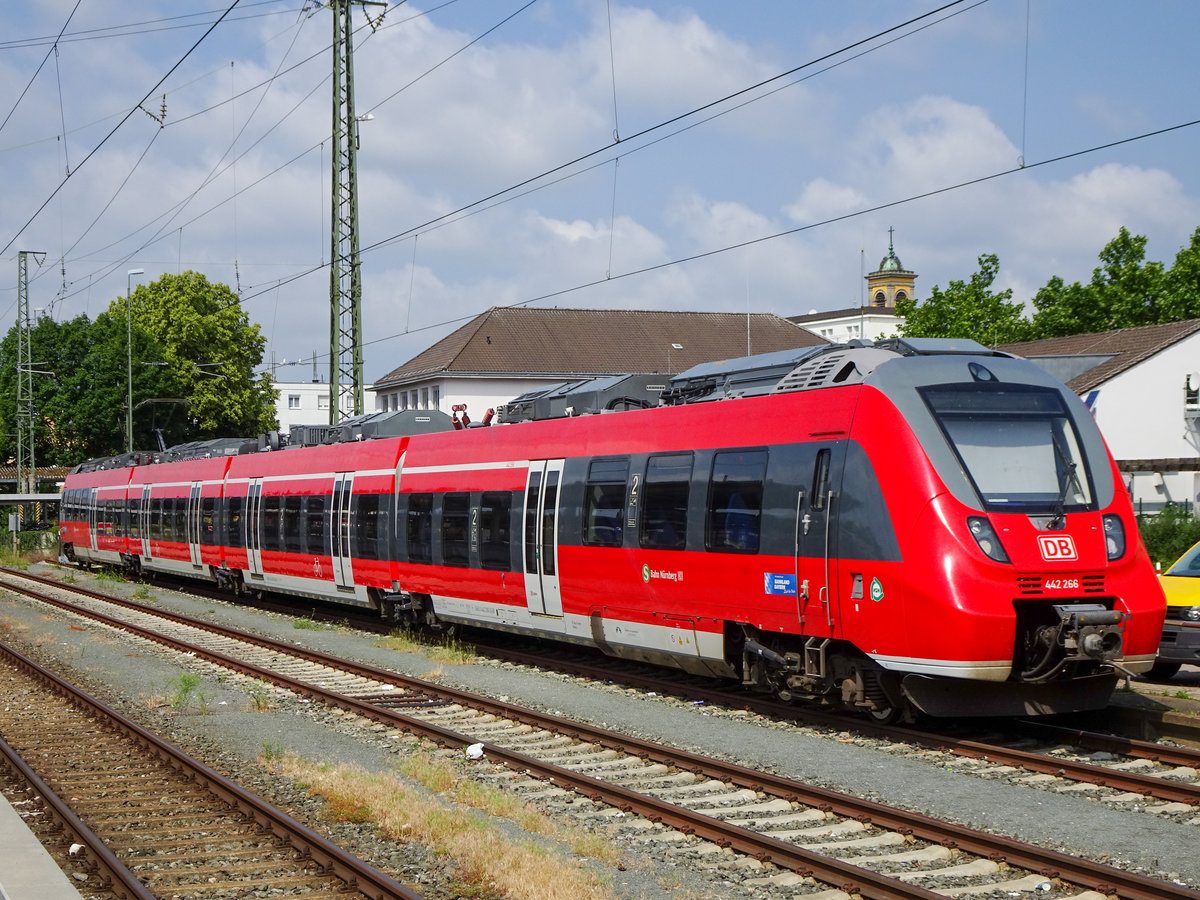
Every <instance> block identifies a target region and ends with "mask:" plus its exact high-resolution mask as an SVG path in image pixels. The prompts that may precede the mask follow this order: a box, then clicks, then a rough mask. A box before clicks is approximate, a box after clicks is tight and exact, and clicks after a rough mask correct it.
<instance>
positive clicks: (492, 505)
mask: <svg viewBox="0 0 1200 900" xmlns="http://www.w3.org/2000/svg"><path fill="white" fill-rule="evenodd" d="M511 543H512V492H511V491H484V492H483V496H482V497H481V498H480V501H479V555H480V560H479V561H480V563H482V564H483V567H484V568H485V569H495V570H497V571H500V572H511V571H512V550H511Z"/></svg>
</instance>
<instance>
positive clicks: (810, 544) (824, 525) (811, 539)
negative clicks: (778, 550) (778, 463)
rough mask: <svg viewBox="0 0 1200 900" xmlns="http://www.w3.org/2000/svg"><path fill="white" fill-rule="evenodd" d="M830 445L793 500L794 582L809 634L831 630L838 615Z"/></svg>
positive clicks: (822, 450) (835, 497)
mask: <svg viewBox="0 0 1200 900" xmlns="http://www.w3.org/2000/svg"><path fill="white" fill-rule="evenodd" d="M836 462H837V460H836V459H835V455H834V448H833V447H822V448H820V449H819V450H818V451H817V455H816V459H815V460H814V461H813V466H812V472H811V475H812V481H811V483H810V484H808V485H805V486H804V487H802V488H801V489H800V492H799V494H798V495H797V500H796V583H797V607H798V612H799V616H800V623H801V624H802V625H804V630H805V632H806V633H808V634H830V635H831V634H832V633H833V630H834V622H835V621H836V620H837V619H838V617H839V616H838V602H837V596H836V585H837V573H836V569H837V554H836V552H835V548H834V547H833V546H832V542H833V538H834V534H835V528H834V523H835V522H836V519H837V512H836V504H837V500H838V492H837V491H836V490H835V489H834V472H835V469H839V468H840V467H839V466H836V465H835V463H836Z"/></svg>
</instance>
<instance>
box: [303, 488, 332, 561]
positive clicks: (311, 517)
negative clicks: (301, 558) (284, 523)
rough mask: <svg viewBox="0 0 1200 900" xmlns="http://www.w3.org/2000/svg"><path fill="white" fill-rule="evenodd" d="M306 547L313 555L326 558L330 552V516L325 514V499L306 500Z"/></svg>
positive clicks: (316, 497)
mask: <svg viewBox="0 0 1200 900" xmlns="http://www.w3.org/2000/svg"><path fill="white" fill-rule="evenodd" d="M304 546H305V548H306V549H307V552H308V553H309V554H311V555H316V556H325V555H326V554H328V553H329V552H330V551H329V516H328V515H326V513H325V497H324V496H313V497H306V498H305V499H304Z"/></svg>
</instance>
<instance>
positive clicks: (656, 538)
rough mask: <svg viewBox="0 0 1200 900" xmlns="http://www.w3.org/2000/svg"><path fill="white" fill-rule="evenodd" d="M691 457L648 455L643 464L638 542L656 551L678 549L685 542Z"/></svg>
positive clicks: (686, 454)
mask: <svg viewBox="0 0 1200 900" xmlns="http://www.w3.org/2000/svg"><path fill="white" fill-rule="evenodd" d="M691 480H692V454H690V453H673V454H671V455H670V456H652V457H650V459H649V460H647V462H646V481H645V486H644V488H643V489H642V495H643V496H642V527H641V530H640V532H639V542H640V543H641V545H642V546H643V547H651V548H655V549H658V550H682V549H683V548H684V545H685V544H686V543H687V511H688V490H689V488H690V487H691Z"/></svg>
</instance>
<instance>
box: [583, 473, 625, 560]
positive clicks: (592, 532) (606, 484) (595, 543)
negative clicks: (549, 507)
mask: <svg viewBox="0 0 1200 900" xmlns="http://www.w3.org/2000/svg"><path fill="white" fill-rule="evenodd" d="M628 479H629V458H628V457H624V458H621V459H594V460H592V462H591V465H590V466H588V479H587V486H586V492H585V494H584V512H583V542H584V543H585V544H587V545H589V546H592V547H620V546H621V533H622V526H623V524H624V518H625V483H626V481H627V480H628Z"/></svg>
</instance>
